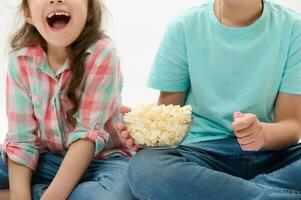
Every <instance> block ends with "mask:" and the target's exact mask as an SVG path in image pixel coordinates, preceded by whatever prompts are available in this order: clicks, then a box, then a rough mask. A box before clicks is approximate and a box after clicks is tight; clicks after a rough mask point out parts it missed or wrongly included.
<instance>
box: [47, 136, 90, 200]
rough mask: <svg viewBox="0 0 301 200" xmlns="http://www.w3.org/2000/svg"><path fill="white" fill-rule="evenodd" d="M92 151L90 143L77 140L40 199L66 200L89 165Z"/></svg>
mask: <svg viewBox="0 0 301 200" xmlns="http://www.w3.org/2000/svg"><path fill="white" fill-rule="evenodd" d="M94 149H95V145H94V143H92V142H90V141H86V140H79V141H77V142H75V143H73V144H72V145H71V146H70V148H69V149H68V152H67V154H66V156H65V158H64V160H63V162H62V164H61V166H60V168H59V171H58V173H57V175H56V176H55V178H54V180H53V181H52V183H51V184H50V186H49V188H48V189H47V191H46V192H45V194H44V195H43V198H42V199H43V200H44V199H45V200H46V199H57V200H64V199H67V198H68V196H69V195H70V193H71V191H72V190H73V188H74V187H75V186H76V184H77V183H78V181H79V180H80V178H81V177H82V175H83V173H84V172H85V171H86V169H87V167H88V165H89V164H90V162H91V160H92V158H93V155H94Z"/></svg>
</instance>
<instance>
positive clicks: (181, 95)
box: [158, 92, 186, 106]
mask: <svg viewBox="0 0 301 200" xmlns="http://www.w3.org/2000/svg"><path fill="white" fill-rule="evenodd" d="M185 98H186V92H160V96H159V100H158V105H161V104H163V105H170V104H172V105H180V106H183V104H184V101H185Z"/></svg>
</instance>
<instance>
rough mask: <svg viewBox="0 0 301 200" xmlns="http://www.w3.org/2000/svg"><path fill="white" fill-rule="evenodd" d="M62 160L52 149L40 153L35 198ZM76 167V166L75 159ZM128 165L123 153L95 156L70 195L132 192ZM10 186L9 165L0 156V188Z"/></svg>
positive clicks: (73, 196) (34, 189)
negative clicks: (50, 151) (128, 183)
mask: <svg viewBox="0 0 301 200" xmlns="http://www.w3.org/2000/svg"><path fill="white" fill-rule="evenodd" d="M62 161H63V157H61V156H57V155H53V154H49V153H43V154H41V155H40V158H39V164H38V167H37V170H36V172H35V173H34V174H33V178H32V184H33V185H32V192H33V199H36V198H37V199H38V197H40V196H41V195H42V194H43V192H44V191H45V190H46V189H47V187H48V185H49V184H50V183H51V181H52V180H53V178H54V177H55V175H56V173H57V171H58V169H59V167H60V164H61V162H62ZM74 167H76V163H75V164H74ZM127 167H128V158H125V157H122V156H116V157H111V158H107V159H104V160H92V162H91V164H90V165H89V167H88V169H87V170H86V172H85V173H84V175H83V177H82V179H81V180H80V182H79V184H78V185H77V186H76V187H75V189H74V191H73V193H74V195H73V194H72V193H71V196H70V199H77V198H78V197H79V196H80V194H82V195H83V194H84V195H85V197H87V195H88V196H89V195H90V196H91V195H92V196H97V195H100V194H102V195H104V194H106V196H108V197H109V196H111V195H113V196H119V195H120V196H122V195H127V194H130V191H129V188H128V186H127V179H126V172H127ZM8 187H9V185H8V170H7V166H6V164H5V162H4V161H3V159H2V158H0V189H7V188H8ZM75 194H77V195H75ZM92 196H91V198H92ZM113 196H112V197H113Z"/></svg>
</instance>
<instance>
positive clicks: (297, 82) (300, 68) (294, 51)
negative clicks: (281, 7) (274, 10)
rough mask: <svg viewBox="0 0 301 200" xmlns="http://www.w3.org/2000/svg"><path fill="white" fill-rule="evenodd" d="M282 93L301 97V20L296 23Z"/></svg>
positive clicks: (282, 83) (282, 82) (281, 88)
mask: <svg viewBox="0 0 301 200" xmlns="http://www.w3.org/2000/svg"><path fill="white" fill-rule="evenodd" d="M279 91H280V92H283V93H287V94H297V95H301V20H299V21H298V22H296V23H295V26H294V29H293V32H292V37H291V43H290V48H289V52H288V57H287V61H286V66H285V69H284V73H283V77H282V81H281V85H280V90H279Z"/></svg>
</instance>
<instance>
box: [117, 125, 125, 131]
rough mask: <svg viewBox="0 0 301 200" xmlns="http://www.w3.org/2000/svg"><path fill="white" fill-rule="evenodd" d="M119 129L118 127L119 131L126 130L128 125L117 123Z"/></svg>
mask: <svg viewBox="0 0 301 200" xmlns="http://www.w3.org/2000/svg"><path fill="white" fill-rule="evenodd" d="M117 129H118V130H119V131H124V130H125V129H126V127H125V125H124V124H123V123H119V124H118V125H117Z"/></svg>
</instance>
